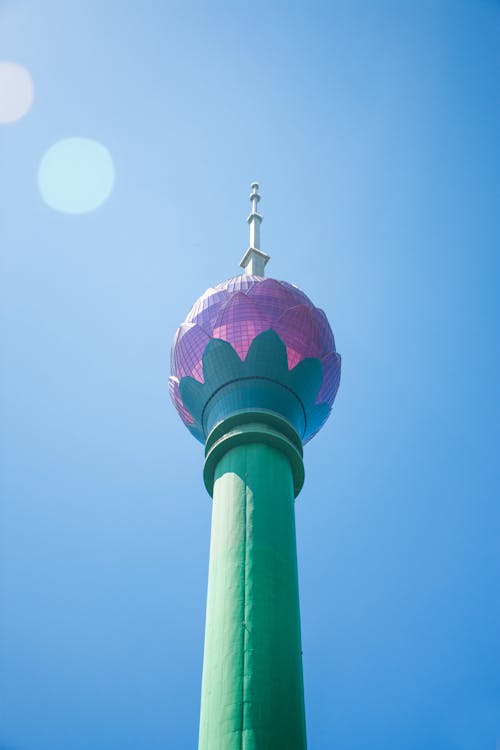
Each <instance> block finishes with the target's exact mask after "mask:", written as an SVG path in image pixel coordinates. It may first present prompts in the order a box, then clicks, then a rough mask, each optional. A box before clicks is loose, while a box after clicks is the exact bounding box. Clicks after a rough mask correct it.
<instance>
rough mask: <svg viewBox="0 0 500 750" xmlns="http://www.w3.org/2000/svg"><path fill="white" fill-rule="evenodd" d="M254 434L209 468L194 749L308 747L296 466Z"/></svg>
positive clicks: (259, 432)
mask: <svg viewBox="0 0 500 750" xmlns="http://www.w3.org/2000/svg"><path fill="white" fill-rule="evenodd" d="M252 428H257V429H253V432H252V436H251V437H249V438H248V440H247V441H246V442H245V441H242V440H241V439H238V440H236V439H231V436H229V439H227V435H226V436H225V438H223V440H224V439H225V440H226V443H227V446H226V448H224V450H222V451H220V450H219V452H218V456H217V459H216V462H214V470H213V471H214V473H213V480H214V484H213V510H212V536H211V547H210V565H209V579H208V598H207V614H206V631H205V654H204V663H203V681H202V696H201V717H200V739H199V750H304V749H305V747H306V732H305V715H304V699H303V679H302V655H301V654H302V652H301V637H300V614H299V594H298V579H297V554H296V541H295V513H294V497H295V494H296V492H295V491H294V469H293V466H292V464H293V460H291V459H290V456H288V455H286V451H285V452H284V451H283V450H281V449H280V448H279V440H278V442H276V441H275V440H274V438H272V436H271V438H270V437H269V435H270V434H271V432H272V430H269V429H268V428H267V427H266V426H265V425H252ZM240 438H241V435H240ZM273 440H274V442H273ZM284 440H285V441H286V439H284ZM219 442H221V441H219ZM298 460H299V461H300V458H299V459H298ZM207 461H208V458H207Z"/></svg>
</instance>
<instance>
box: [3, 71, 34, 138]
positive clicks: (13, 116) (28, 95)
mask: <svg viewBox="0 0 500 750" xmlns="http://www.w3.org/2000/svg"><path fill="white" fill-rule="evenodd" d="M33 91H34V88H33V80H32V78H31V75H30V73H29V71H28V70H27V69H26V68H23V66H22V65H18V64H17V63H13V62H0V123H2V124H3V125H6V124H8V123H10V122H15V121H16V120H19V119H20V118H21V117H23V116H24V115H25V114H26V113H27V112H28V110H29V109H30V107H31V105H32V104H33Z"/></svg>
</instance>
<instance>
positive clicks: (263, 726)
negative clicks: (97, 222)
mask: <svg viewBox="0 0 500 750" xmlns="http://www.w3.org/2000/svg"><path fill="white" fill-rule="evenodd" d="M258 189H259V186H258V184H257V183H256V182H254V183H253V184H252V191H251V194H250V201H251V211H250V215H249V217H248V224H249V227H250V245H249V247H248V250H247V251H246V252H245V254H244V256H243V258H242V260H241V264H240V265H241V267H242V269H243V272H242V273H241V275H239V276H235V277H234V278H231V279H229V280H228V281H224V282H223V283H221V284H218V285H217V286H215V287H210V288H209V289H208V290H207V291H206V292H205V294H203V295H202V296H201V297H200V298H199V299H198V301H197V302H195V304H194V305H193V307H192V308H191V310H190V311H189V313H188V314H187V317H186V319H185V321H184V323H182V325H181V326H180V327H179V329H178V330H177V332H176V334H175V337H174V342H173V345H172V354H171V376H170V379H169V387H170V393H171V397H172V400H173V403H174V405H175V408H176V409H177V411H178V413H179V415H180V417H181V419H182V421H183V422H184V424H185V425H186V427H187V428H188V429H189V430H190V432H191V433H192V434H193V436H194V437H195V438H196V439H197V440H199V441H200V442H201V443H203V445H204V446H205V463H204V468H203V478H204V482H205V486H206V488H207V491H208V493H209V494H210V495H211V496H212V498H213V505H212V531H211V542H210V560H209V573H208V593H207V610H206V628H205V652H204V660H203V678H202V691H201V713H200V731H199V746H198V747H199V750H304V748H306V725H305V714H304V688H303V678H302V650H301V636H300V610H299V591H298V578H297V553H296V540H295V512H294V501H295V498H296V497H297V495H298V494H299V492H300V490H301V488H302V485H303V482H304V465H303V460H302V458H303V452H302V447H303V445H304V443H306V442H307V441H308V440H310V439H311V438H312V437H313V436H314V435H315V434H316V433H317V432H318V430H319V429H320V428H321V427H322V425H323V424H324V423H325V421H326V419H327V418H328V415H329V414H330V411H331V409H332V405H333V401H334V399H335V395H336V393H337V390H338V387H339V382H340V356H339V354H338V353H337V352H336V350H335V341H334V338H333V333H332V330H331V328H330V325H329V323H328V320H327V318H326V315H325V313H324V312H323V311H322V310H320V309H318V308H317V307H315V306H314V305H313V303H312V302H311V300H310V299H309V298H308V297H307V296H306V295H305V294H304V292H303V291H301V290H300V289H299V288H298V287H297V286H295V285H294V284H290V283H289V282H287V281H277V280H276V279H271V278H266V277H265V267H266V264H267V262H268V260H269V255H268V254H267V253H266V252H264V251H263V250H262V249H261V247H260V226H261V223H262V216H261V215H260V214H259V211H258V204H259V201H260V196H259V192H258ZM325 470H326V467H325Z"/></svg>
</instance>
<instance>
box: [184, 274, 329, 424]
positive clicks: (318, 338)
mask: <svg viewBox="0 0 500 750" xmlns="http://www.w3.org/2000/svg"><path fill="white" fill-rule="evenodd" d="M268 329H272V330H274V331H275V332H276V333H277V334H278V335H279V336H280V337H281V339H282V341H283V342H284V344H285V346H286V350H287V358H288V367H289V369H292V368H294V367H295V366H296V365H297V364H298V363H299V362H301V361H302V360H303V359H305V358H306V357H317V358H319V359H320V360H321V362H322V365H323V379H322V383H321V387H320V390H319V392H318V397H317V403H327V404H328V405H329V406H330V407H331V405H332V404H333V401H334V398H335V395H336V392H337V389H338V385H339V381H340V357H339V355H338V354H337V353H336V351H335V340H334V337H333V333H332V330H331V328H330V325H329V323H328V320H327V318H326V315H325V314H324V312H323V311H322V310H320V309H318V308H316V307H314V305H313V304H312V302H311V301H310V299H309V298H308V297H307V296H306V295H305V294H304V292H302V291H301V290H300V289H298V287H296V286H294V285H293V284H290V283H288V282H286V281H277V280H276V279H271V278H262V277H259V276H248V275H240V276H236V277H235V278H232V279H229V280H228V281H225V282H223V283H222V284H218V285H217V286H216V287H213V288H210V289H208V290H207V291H206V292H205V293H204V294H203V295H202V296H201V297H200V298H199V299H198V300H197V302H195V304H194V305H193V307H192V308H191V310H190V311H189V313H188V315H187V317H186V320H185V321H184V323H183V324H182V325H181V326H180V327H179V329H178V331H177V333H176V335H175V337H174V343H173V346H172V355H171V372H172V374H171V378H170V392H171V396H172V400H173V402H174V405H175V407H176V409H177V411H178V412H179V414H180V416H181V418H182V419H183V421H184V422H185V423H186V424H190V423H192V419H191V418H190V415H189V414H188V412H187V410H186V409H185V408H184V405H183V403H182V399H181V396H180V393H179V381H180V379H181V378H183V377H186V376H190V377H192V378H194V379H195V380H198V381H200V382H203V365H202V357H203V353H204V351H205V348H206V345H207V344H208V342H209V340H210V339H211V338H219V339H222V340H224V341H227V342H228V343H230V344H231V345H232V347H233V348H234V349H235V351H236V352H237V354H238V355H239V357H240V359H242V360H244V359H245V357H246V355H247V353H248V349H249V347H250V345H251V343H252V341H253V340H254V339H255V337H256V336H258V335H259V333H262V332H263V331H265V330H268Z"/></svg>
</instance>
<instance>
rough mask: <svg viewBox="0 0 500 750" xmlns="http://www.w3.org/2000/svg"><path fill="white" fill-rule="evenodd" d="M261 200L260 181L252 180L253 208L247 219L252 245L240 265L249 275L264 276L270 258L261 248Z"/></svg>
mask: <svg viewBox="0 0 500 750" xmlns="http://www.w3.org/2000/svg"><path fill="white" fill-rule="evenodd" d="M259 201H260V195H259V183H258V182H252V192H251V193H250V202H251V204H252V210H251V213H250V215H249V217H248V219H247V221H248V224H249V226H250V245H249V247H248V250H247V251H246V253H245V255H244V256H243V258H242V260H241V263H240V266H241V267H242V268H244V269H245V273H246V274H248V275H249V276H264V275H265V274H264V269H265V267H266V263H267V261H268V260H269V255H268V254H267V253H265V252H264V251H263V250H261V249H260V225H261V223H262V216H261V215H260V214H259V212H258V209H257V206H258V203H259Z"/></svg>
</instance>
